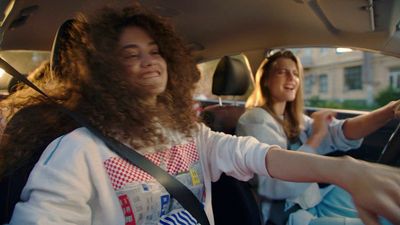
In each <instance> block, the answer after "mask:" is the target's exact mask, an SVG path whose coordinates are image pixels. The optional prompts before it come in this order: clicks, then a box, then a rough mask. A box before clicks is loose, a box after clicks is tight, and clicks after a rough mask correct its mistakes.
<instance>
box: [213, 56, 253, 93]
mask: <svg viewBox="0 0 400 225" xmlns="http://www.w3.org/2000/svg"><path fill="white" fill-rule="evenodd" d="M250 79H251V73H250V70H249V68H248V67H247V66H246V65H245V64H244V63H243V62H242V61H240V60H239V59H236V58H233V57H230V56H224V57H223V58H222V59H221V60H220V61H219V63H218V65H217V68H216V69H215V72H214V76H213V84H212V93H213V94H214V95H243V94H245V93H246V91H247V89H248V87H249V84H250Z"/></svg>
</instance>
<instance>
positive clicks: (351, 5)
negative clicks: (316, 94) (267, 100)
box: [0, 0, 400, 62]
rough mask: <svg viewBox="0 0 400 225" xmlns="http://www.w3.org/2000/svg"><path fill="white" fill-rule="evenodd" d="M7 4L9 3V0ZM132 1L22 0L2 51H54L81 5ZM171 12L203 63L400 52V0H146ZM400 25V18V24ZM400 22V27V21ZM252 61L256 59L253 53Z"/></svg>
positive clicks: (5, 30)
mask: <svg viewBox="0 0 400 225" xmlns="http://www.w3.org/2000/svg"><path fill="white" fill-rule="evenodd" d="M1 1H2V4H0V7H3V8H4V7H5V5H6V2H11V1H12V0H1ZM132 2H133V1H132V0H129V1H127V0H90V1H83V0H66V1H54V0H15V4H14V7H13V10H12V11H11V13H10V14H9V15H8V17H6V19H5V21H4V23H3V26H2V27H1V28H0V32H1V35H2V36H3V37H2V42H1V44H0V47H1V49H2V50H14V49H21V50H50V49H51V45H52V40H53V37H54V35H55V32H56V29H57V28H58V26H59V25H60V24H61V23H62V22H63V21H65V20H66V19H68V18H71V17H73V16H74V15H76V13H77V12H85V13H91V12H92V11H94V10H96V9H98V8H100V7H101V6H104V5H107V4H108V5H112V6H117V7H121V6H127V5H129V4H132ZM139 2H140V3H142V4H143V5H145V6H147V7H149V8H151V9H153V10H154V11H157V12H158V13H160V14H162V15H164V16H167V17H170V18H171V19H172V20H173V22H174V24H175V25H176V28H177V31H178V32H179V33H180V34H181V35H183V37H184V38H185V40H186V41H187V42H188V45H189V47H190V48H191V49H192V50H193V53H194V55H195V56H196V57H197V60H198V61H199V62H201V61H205V60H209V59H214V58H218V57H221V56H223V55H230V54H237V53H241V52H248V53H249V55H250V57H251V55H254V56H255V58H257V57H258V58H259V55H260V54H263V52H264V50H265V49H268V48H276V47H306V46H307V47H309V46H315V47H323V46H329V47H335V46H341V47H352V48H358V49H369V50H373V51H379V52H382V53H386V54H389V55H394V56H397V57H400V34H399V33H400V31H399V30H398V29H397V30H396V25H397V23H398V22H399V19H400V0H375V1H373V0H352V1H349V0H335V1H332V0H229V1H221V0H168V1H166V0H142V1H139ZM397 27H398V25H397ZM398 28H399V27H398ZM250 61H252V60H251V59H250Z"/></svg>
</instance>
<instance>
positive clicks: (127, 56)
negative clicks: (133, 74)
mask: <svg viewBox="0 0 400 225" xmlns="http://www.w3.org/2000/svg"><path fill="white" fill-rule="evenodd" d="M137 57H139V55H138V54H129V55H125V56H124V58H125V59H131V58H137Z"/></svg>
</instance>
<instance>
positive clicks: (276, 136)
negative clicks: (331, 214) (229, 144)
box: [236, 107, 363, 221]
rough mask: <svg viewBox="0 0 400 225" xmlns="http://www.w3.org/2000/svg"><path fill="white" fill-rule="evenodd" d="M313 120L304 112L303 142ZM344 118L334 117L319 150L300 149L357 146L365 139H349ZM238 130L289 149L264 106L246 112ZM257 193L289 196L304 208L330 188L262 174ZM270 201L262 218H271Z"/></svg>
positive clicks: (322, 151) (301, 148) (303, 147)
mask: <svg viewBox="0 0 400 225" xmlns="http://www.w3.org/2000/svg"><path fill="white" fill-rule="evenodd" d="M312 123H313V120H312V119H311V118H310V117H308V116H306V115H304V129H303V130H302V131H301V133H300V136H299V138H300V141H301V142H302V143H306V141H307V139H308V138H309V137H310V136H311V134H312ZM343 123H344V120H337V119H334V120H333V121H332V122H331V123H330V124H329V127H328V131H329V132H328V135H327V137H326V138H325V139H324V140H323V141H322V142H321V144H320V145H319V147H318V148H317V149H313V148H312V147H310V146H308V145H306V144H303V145H301V146H297V147H299V148H298V149H297V151H302V152H308V153H317V154H322V155H323V154H327V153H330V152H333V151H335V150H342V151H347V150H350V149H355V148H358V147H359V146H360V145H361V143H362V140H363V139H359V140H348V139H346V137H345V136H344V134H343V130H342V126H343ZM236 133H237V134H238V135H242V136H253V137H255V138H257V140H259V141H260V142H263V143H268V144H270V145H278V146H280V147H281V148H285V149H289V146H288V141H287V137H286V134H285V132H284V130H283V128H282V126H281V125H280V124H279V123H278V122H277V121H276V120H275V119H274V118H273V117H272V116H271V115H270V114H269V113H268V112H267V111H265V110H264V109H262V108H258V107H257V108H252V109H250V110H248V111H246V112H245V113H244V114H243V115H242V116H241V117H240V119H239V122H238V125H237V129H236ZM258 179H259V186H258V193H259V194H260V195H262V196H264V197H266V198H269V199H288V201H289V202H294V203H298V204H299V205H300V206H301V207H302V208H303V209H308V208H311V207H314V206H315V205H317V204H318V203H319V202H320V201H321V199H322V197H323V195H324V194H325V193H327V192H328V191H329V189H330V188H329V187H328V188H325V189H323V190H320V189H319V186H318V184H316V183H294V182H286V181H281V180H277V179H273V178H271V177H270V176H265V177H264V176H259V177H258ZM269 210H270V203H268V202H264V203H263V204H262V211H263V217H264V220H265V221H266V220H267V219H268V218H269Z"/></svg>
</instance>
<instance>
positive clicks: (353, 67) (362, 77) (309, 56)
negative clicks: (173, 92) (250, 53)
mask: <svg viewBox="0 0 400 225" xmlns="http://www.w3.org/2000/svg"><path fill="white" fill-rule="evenodd" d="M290 50H291V51H293V52H294V53H295V54H296V55H297V56H298V57H299V58H300V60H301V62H302V64H303V67H304V99H305V105H306V106H307V107H320V108H336V109H350V110H366V111H370V110H372V109H375V108H378V107H379V106H382V105H385V104H386V103H388V102H389V101H391V100H397V99H399V98H400V59H399V58H397V57H393V56H387V55H382V54H379V53H375V52H367V51H360V50H352V49H347V48H291V49H290ZM272 51H274V50H272ZM237 57H241V59H242V60H245V58H244V56H243V55H239V56H237ZM218 61H219V60H212V61H209V62H205V63H201V64H199V65H198V66H199V69H200V71H201V74H202V78H201V81H200V82H199V86H198V88H197V92H196V96H197V97H199V98H200V100H201V99H204V100H210V99H217V98H218V96H214V95H212V94H211V85H212V75H213V72H214V70H215V67H216V65H217V63H218ZM253 73H255V71H253ZM250 89H252V88H250ZM250 91H251V90H250ZM250 91H248V93H249V92H250ZM247 97H248V95H244V96H241V97H240V98H238V99H239V100H240V101H245V100H246V99H247ZM223 99H225V100H227V99H228V100H229V99H232V97H229V96H228V97H223Z"/></svg>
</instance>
